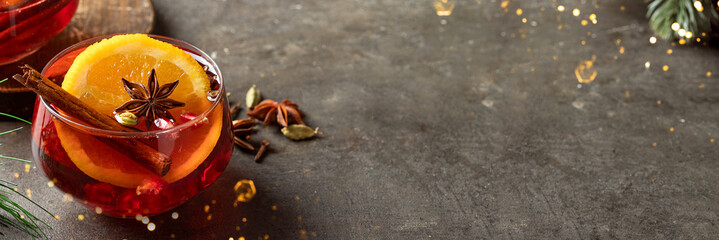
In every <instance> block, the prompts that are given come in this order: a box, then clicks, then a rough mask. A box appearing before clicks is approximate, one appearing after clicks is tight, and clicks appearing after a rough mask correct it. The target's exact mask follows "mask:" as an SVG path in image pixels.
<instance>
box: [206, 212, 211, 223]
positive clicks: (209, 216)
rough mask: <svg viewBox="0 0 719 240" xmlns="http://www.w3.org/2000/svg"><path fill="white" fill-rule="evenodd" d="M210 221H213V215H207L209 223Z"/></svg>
mask: <svg viewBox="0 0 719 240" xmlns="http://www.w3.org/2000/svg"><path fill="white" fill-rule="evenodd" d="M210 220H212V213H210V214H207V221H210Z"/></svg>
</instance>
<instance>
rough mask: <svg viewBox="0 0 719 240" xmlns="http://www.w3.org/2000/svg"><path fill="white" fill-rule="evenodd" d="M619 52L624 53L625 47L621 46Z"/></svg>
mask: <svg viewBox="0 0 719 240" xmlns="http://www.w3.org/2000/svg"><path fill="white" fill-rule="evenodd" d="M619 54H624V47H623V46H622V47H619Z"/></svg>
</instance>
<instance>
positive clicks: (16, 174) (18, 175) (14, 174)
mask: <svg viewBox="0 0 719 240" xmlns="http://www.w3.org/2000/svg"><path fill="white" fill-rule="evenodd" d="M12 175H13V177H15V178H19V177H20V174H19V173H13V174H12Z"/></svg>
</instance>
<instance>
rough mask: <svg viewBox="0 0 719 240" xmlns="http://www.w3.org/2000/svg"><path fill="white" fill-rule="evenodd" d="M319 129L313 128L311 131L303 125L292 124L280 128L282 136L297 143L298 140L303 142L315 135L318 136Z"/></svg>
mask: <svg viewBox="0 0 719 240" xmlns="http://www.w3.org/2000/svg"><path fill="white" fill-rule="evenodd" d="M318 130H319V128H315V129H314V130H312V128H310V127H308V126H307V125H304V124H292V125H289V126H287V127H284V128H282V134H284V135H285V137H287V138H289V139H292V140H295V141H299V140H305V139H308V138H311V137H313V136H315V135H317V134H320V132H319V131H318Z"/></svg>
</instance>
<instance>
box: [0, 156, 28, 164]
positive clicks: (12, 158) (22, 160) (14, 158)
mask: <svg viewBox="0 0 719 240" xmlns="http://www.w3.org/2000/svg"><path fill="white" fill-rule="evenodd" d="M0 158H5V159H10V160H15V161H20V162H26V163H32V161H30V160H25V159H22V158H16V157H10V156H5V155H2V154H0Z"/></svg>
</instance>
